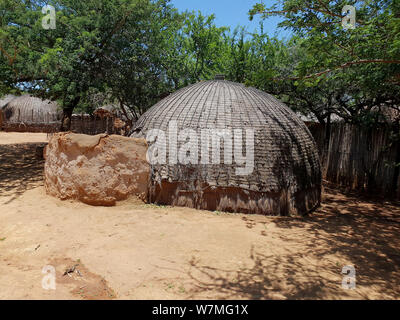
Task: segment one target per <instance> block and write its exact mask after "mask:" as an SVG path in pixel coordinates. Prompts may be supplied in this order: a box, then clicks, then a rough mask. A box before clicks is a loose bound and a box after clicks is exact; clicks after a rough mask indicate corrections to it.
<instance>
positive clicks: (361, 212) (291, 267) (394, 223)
mask: <svg viewBox="0 0 400 320" xmlns="http://www.w3.org/2000/svg"><path fill="white" fill-rule="evenodd" d="M243 220H244V223H245V224H246V226H247V227H248V226H249V225H251V226H252V228H253V229H254V231H255V232H256V230H257V229H256V227H255V225H259V224H260V223H261V224H271V223H273V224H274V225H275V226H276V228H277V229H274V230H275V232H274V237H278V238H279V242H282V245H283V246H284V247H285V250H282V251H277V250H274V249H272V250H266V249H263V248H260V247H257V248H256V249H254V248H253V249H252V250H251V252H250V259H251V261H252V262H251V264H250V267H249V266H246V267H240V268H236V269H235V270H233V269H232V270H224V269H219V268H215V267H213V266H207V265H202V264H201V263H200V261H197V260H195V259H192V260H191V261H190V263H189V265H190V270H189V272H188V274H189V276H190V278H191V279H192V280H193V281H194V283H195V286H194V288H193V289H192V291H191V295H192V296H198V295H199V294H203V295H204V294H206V295H207V293H209V292H213V293H214V295H215V293H217V294H219V295H220V298H222V299H227V298H228V299H229V298H238V297H239V298H244V299H337V298H341V299H348V298H357V299H376V298H381V299H382V298H384V299H386V298H389V299H397V298H398V297H399V295H400V247H399V244H400V206H399V205H398V203H396V202H385V203H383V202H375V201H373V200H369V201H368V200H366V199H364V200H363V201H361V200H360V199H359V198H357V197H355V196H354V195H348V194H342V193H341V192H339V191H337V190H335V189H332V187H325V194H324V197H323V205H322V207H321V208H320V209H318V210H317V211H316V212H315V213H314V214H313V215H310V216H307V217H304V218H291V217H272V218H268V220H267V221H262V220H261V221H260V219H256V218H254V217H252V216H248V217H246V219H243ZM266 230H268V229H266ZM267 232H268V231H262V232H261V234H262V235H263V233H264V235H265V236H268V234H267ZM267 240H268V238H266V241H267ZM345 265H352V266H354V267H355V269H356V281H357V282H356V285H357V289H356V290H355V291H352V290H344V289H342V287H341V283H342V282H341V281H342V278H343V276H344V275H342V274H341V272H342V268H343V267H344V266H345Z"/></svg>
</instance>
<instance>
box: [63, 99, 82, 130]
mask: <svg viewBox="0 0 400 320" xmlns="http://www.w3.org/2000/svg"><path fill="white" fill-rule="evenodd" d="M80 99H81V98H80V97H76V98H75V99H74V100H73V101H72V102H71V104H69V105H67V106H66V107H65V108H64V109H63V117H62V120H61V128H60V131H61V132H66V131H69V130H70V129H71V118H72V113H73V112H74V109H75V107H76V105H77V104H78V103H79V100H80Z"/></svg>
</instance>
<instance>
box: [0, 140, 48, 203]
mask: <svg viewBox="0 0 400 320" xmlns="http://www.w3.org/2000/svg"><path fill="white" fill-rule="evenodd" d="M45 145H46V144H45V143H24V144H10V145H0V197H3V196H7V197H10V198H9V199H7V201H6V202H5V203H3V204H8V203H10V202H12V201H14V200H15V199H17V198H18V197H19V196H21V195H22V194H23V193H24V192H26V191H27V190H29V189H32V188H34V187H37V186H38V185H42V184H43V167H44V160H43V159H41V158H40V157H38V156H37V154H36V148H37V147H43V146H45Z"/></svg>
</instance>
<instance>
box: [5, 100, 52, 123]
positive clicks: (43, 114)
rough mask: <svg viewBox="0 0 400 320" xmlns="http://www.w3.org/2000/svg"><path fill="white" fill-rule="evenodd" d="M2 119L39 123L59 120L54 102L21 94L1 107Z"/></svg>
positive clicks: (10, 121)
mask: <svg viewBox="0 0 400 320" xmlns="http://www.w3.org/2000/svg"><path fill="white" fill-rule="evenodd" d="M2 113H3V121H4V122H8V123H26V124H40V123H51V122H57V121H59V120H60V110H59V108H58V105H57V103H56V102H53V101H50V100H42V99H39V98H36V97H32V96H31V95H22V96H20V97H17V98H15V99H12V100H11V101H9V102H8V103H7V104H6V105H5V106H4V107H3V108H2Z"/></svg>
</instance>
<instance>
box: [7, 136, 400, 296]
mask: <svg viewBox="0 0 400 320" xmlns="http://www.w3.org/2000/svg"><path fill="white" fill-rule="evenodd" d="M42 166H43V162H40V161H38V160H37V159H35V155H34V148H33V146H32V145H26V144H25V145H19V146H7V145H5V146H0V287H1V290H0V299H114V298H117V299H202V298H204V299H210V298H215V299H314V298H316V299H350V298H355V299H378V298H383V299H386V298H388V299H399V298H400V248H399V243H400V208H399V206H398V205H397V204H392V203H384V202H376V201H375V202H372V201H368V200H362V199H361V198H359V197H357V196H355V195H349V194H347V195H345V194H342V193H340V192H339V191H338V190H336V189H334V188H328V187H326V190H325V195H324V204H323V206H322V208H321V209H319V210H318V212H316V213H315V214H314V215H312V216H311V217H308V218H304V219H293V218H276V217H275V218H274V217H263V216H245V215H239V214H237V215H234V214H222V213H218V212H206V211H197V210H192V209H186V208H168V207H156V206H152V205H145V204H142V203H138V202H135V201H126V202H123V203H120V204H119V205H118V206H116V207H113V208H103V207H90V206H87V205H84V204H81V203H77V202H70V201H66V202H63V201H60V200H57V199H54V198H51V197H48V196H47V195H46V194H45V192H44V188H43V186H42V176H41V171H42ZM47 265H51V266H53V267H54V268H55V270H56V273H57V275H56V290H44V289H43V288H42V279H43V277H45V274H43V273H42V269H43V267H45V266H47ZM75 265H77V266H76V269H77V270H78V271H79V272H78V271H74V272H72V273H67V274H66V275H63V274H64V272H65V270H66V268H68V267H72V266H75ZM346 265H353V266H355V268H356V272H357V275H356V276H357V277H356V280H357V283H356V285H357V288H356V290H344V289H342V287H341V284H342V277H343V275H341V270H342V267H343V266H346Z"/></svg>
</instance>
